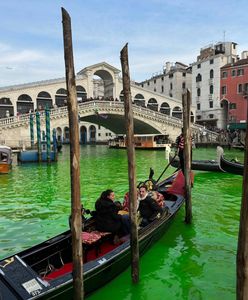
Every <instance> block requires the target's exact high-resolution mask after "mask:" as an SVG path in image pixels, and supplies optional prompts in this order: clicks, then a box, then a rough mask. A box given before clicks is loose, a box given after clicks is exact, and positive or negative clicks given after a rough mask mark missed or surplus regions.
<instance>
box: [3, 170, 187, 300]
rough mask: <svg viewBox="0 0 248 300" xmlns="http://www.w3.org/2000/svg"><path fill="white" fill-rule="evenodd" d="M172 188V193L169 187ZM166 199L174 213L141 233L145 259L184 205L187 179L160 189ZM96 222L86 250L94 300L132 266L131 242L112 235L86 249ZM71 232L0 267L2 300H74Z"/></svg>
mask: <svg viewBox="0 0 248 300" xmlns="http://www.w3.org/2000/svg"><path fill="white" fill-rule="evenodd" d="M169 186H170V187H169ZM156 188H157V190H158V191H159V192H160V193H163V195H165V197H166V199H167V200H166V204H167V207H168V211H167V210H165V212H164V213H163V214H162V215H161V216H160V217H159V218H157V219H155V220H154V221H153V222H152V223H150V224H149V225H147V226H146V227H143V228H140V229H139V249H140V254H141V255H142V254H143V253H144V252H145V251H146V250H147V249H148V248H150V246H151V245H152V244H153V243H154V242H155V241H156V240H158V239H159V238H160V237H161V236H162V235H163V234H164V232H165V230H166V229H167V227H168V225H169V224H170V222H171V221H172V220H173V218H174V217H175V215H176V213H177V212H178V211H179V209H180V207H181V206H182V205H183V203H184V196H183V195H182V194H183V191H184V177H183V175H182V172H176V173H174V174H173V175H171V176H170V177H169V178H167V179H165V180H163V181H162V182H160V183H159V184H157V185H156ZM173 188H174V191H173ZM93 231H94V219H93V218H90V219H88V220H86V222H85V225H84V232H83V233H82V242H83V248H84V266H83V270H84V290H85V294H86V295H87V294H89V293H91V292H93V291H95V290H96V289H98V288H99V287H101V286H103V285H104V284H106V283H107V282H108V281H110V280H111V279H113V278H114V277H116V276H117V275H118V274H119V273H121V272H122V271H123V270H125V269H126V268H127V267H128V266H129V265H130V242H129V237H128V236H126V237H123V238H122V239H121V241H120V243H119V244H114V243H113V238H112V237H111V234H108V233H99V232H95V234H98V235H99V234H100V235H101V236H100V238H99V239H98V240H97V239H96V241H95V242H94V241H92V243H91V244H85V241H84V237H83V234H86V235H87V234H90V235H92V234H93ZM71 248H72V246H71V232H70V231H66V232H64V233H62V234H59V235H57V236H55V237H53V238H51V239H49V240H47V241H45V242H43V243H41V244H38V245H36V246H33V247H31V248H29V249H27V250H24V251H21V252H19V253H17V254H16V255H12V256H10V257H7V258H5V259H3V260H1V261H0V299H3V300H11V299H22V300H25V299H55V298H56V299H66V300H68V299H72V295H73V277H72V249H71Z"/></svg>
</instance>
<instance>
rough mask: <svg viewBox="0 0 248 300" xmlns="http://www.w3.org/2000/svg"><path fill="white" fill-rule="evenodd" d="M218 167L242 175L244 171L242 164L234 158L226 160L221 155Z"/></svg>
mask: <svg viewBox="0 0 248 300" xmlns="http://www.w3.org/2000/svg"><path fill="white" fill-rule="evenodd" d="M220 168H221V169H222V170H223V171H224V172H228V173H232V174H237V175H243V173H244V165H243V164H241V163H239V162H237V161H236V160H234V159H232V160H227V159H226V158H225V157H224V156H223V155H221V157H220Z"/></svg>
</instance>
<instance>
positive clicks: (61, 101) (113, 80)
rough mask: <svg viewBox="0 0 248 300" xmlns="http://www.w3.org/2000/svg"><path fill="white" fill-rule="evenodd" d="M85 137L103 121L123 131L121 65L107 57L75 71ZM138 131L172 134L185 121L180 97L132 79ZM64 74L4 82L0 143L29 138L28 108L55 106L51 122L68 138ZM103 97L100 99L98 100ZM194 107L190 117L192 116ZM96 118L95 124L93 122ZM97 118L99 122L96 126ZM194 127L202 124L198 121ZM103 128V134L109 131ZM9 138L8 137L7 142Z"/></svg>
mask: <svg viewBox="0 0 248 300" xmlns="http://www.w3.org/2000/svg"><path fill="white" fill-rule="evenodd" d="M76 89H77V100H78V106H79V115H80V140H81V142H83V143H84V142H95V141H97V140H102V138H99V137H100V136H101V134H102V135H103V134H104V133H101V132H100V128H101V126H103V127H105V128H107V129H109V130H110V131H111V132H112V133H116V134H117V133H124V128H125V126H124V117H123V116H124V109H123V103H122V101H123V91H122V90H123V83H122V78H121V77H120V70H118V69H116V68H115V67H113V66H111V65H109V64H107V63H105V62H103V63H99V64H95V65H92V66H89V67H86V68H84V69H82V70H81V71H80V72H78V73H77V75H76ZM131 95H132V102H133V104H134V105H133V110H134V117H135V133H144V134H146V133H158V132H160V133H166V134H169V137H170V139H171V140H174V138H175V137H176V136H177V135H178V133H179V132H180V128H181V127H182V122H181V119H182V101H180V100H178V99H174V98H170V97H166V96H163V95H162V94H159V93H156V92H152V91H148V90H146V89H145V88H142V87H141V86H138V85H137V84H135V82H131ZM66 99H67V90H66V82H65V78H60V79H52V80H46V81H39V82H34V83H27V84H22V85H15V86H9V87H3V88H0V143H1V142H2V143H3V142H4V143H5V144H7V143H9V145H10V146H13V144H15V145H14V146H18V145H17V144H20V143H26V141H29V140H30V137H29V121H28V119H29V117H28V115H29V114H30V113H33V112H35V111H40V112H41V120H42V122H44V118H43V117H42V116H43V112H44V108H45V107H49V108H50V109H51V127H52V128H56V130H57V135H58V136H60V137H61V138H62V139H63V141H64V142H67V141H68V140H69V129H68V114H67V108H66V106H65V105H66V101H67V100H66ZM99 100H101V101H99ZM194 115H195V108H192V111H191V119H192V122H194ZM94 124H95V125H94ZM96 124H97V125H98V126H96ZM194 128H195V130H199V128H200V126H196V125H194ZM111 132H107V131H106V132H105V140H107V139H108V138H109V136H111ZM7 140H8V142H7Z"/></svg>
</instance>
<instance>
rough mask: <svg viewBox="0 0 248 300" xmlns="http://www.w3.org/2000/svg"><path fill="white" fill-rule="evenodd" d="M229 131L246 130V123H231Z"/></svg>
mask: <svg viewBox="0 0 248 300" xmlns="http://www.w3.org/2000/svg"><path fill="white" fill-rule="evenodd" d="M228 129H230V130H233V129H246V123H231V124H229V125H228Z"/></svg>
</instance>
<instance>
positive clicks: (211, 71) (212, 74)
mask: <svg viewBox="0 0 248 300" xmlns="http://www.w3.org/2000/svg"><path fill="white" fill-rule="evenodd" d="M209 77H210V78H214V70H213V69H211V70H210V72H209Z"/></svg>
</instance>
